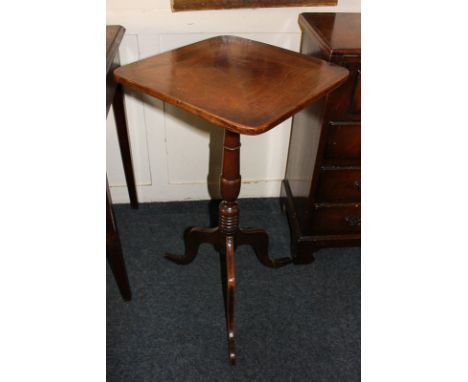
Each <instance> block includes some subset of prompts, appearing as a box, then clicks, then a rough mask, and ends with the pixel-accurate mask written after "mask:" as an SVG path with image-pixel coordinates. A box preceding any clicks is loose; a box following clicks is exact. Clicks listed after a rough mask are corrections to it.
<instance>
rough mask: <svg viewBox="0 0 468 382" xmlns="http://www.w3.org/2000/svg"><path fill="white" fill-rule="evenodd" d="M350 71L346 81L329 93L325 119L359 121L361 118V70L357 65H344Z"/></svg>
mask: <svg viewBox="0 0 468 382" xmlns="http://www.w3.org/2000/svg"><path fill="white" fill-rule="evenodd" d="M344 66H346V67H347V68H348V69H349V70H350V72H351V73H350V76H349V78H348V80H347V81H346V82H345V83H344V84H343V85H342V86H340V87H339V88H337V89H336V90H335V91H333V92H331V93H330V96H329V98H328V102H327V104H328V106H327V118H328V119H332V120H333V119H334V120H340V119H341V120H354V121H355V120H360V118H361V68H360V65H359V64H355V65H349V64H348V65H346V64H344Z"/></svg>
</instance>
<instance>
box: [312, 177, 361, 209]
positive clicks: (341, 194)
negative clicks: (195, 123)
mask: <svg viewBox="0 0 468 382" xmlns="http://www.w3.org/2000/svg"><path fill="white" fill-rule="evenodd" d="M316 195H317V199H316V200H317V202H321V203H350V202H351V203H352V202H360V201H361V170H348V169H346V170H343V169H332V170H322V171H321V173H320V177H319V185H318V189H317V194H316Z"/></svg>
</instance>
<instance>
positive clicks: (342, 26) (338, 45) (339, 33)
mask: <svg viewBox="0 0 468 382" xmlns="http://www.w3.org/2000/svg"><path fill="white" fill-rule="evenodd" d="M360 20H361V14H360V13H336V14H335V13H303V14H301V15H300V17H299V24H300V26H301V28H302V30H303V36H302V45H301V52H302V53H303V54H305V55H307V56H308V57H317V58H321V59H324V60H327V61H329V62H331V63H335V64H338V65H342V66H344V67H346V68H348V69H349V71H350V76H349V78H348V80H347V81H346V83H345V84H344V85H343V86H341V87H340V88H338V89H337V90H336V91H334V92H332V93H330V94H329V95H328V96H327V97H325V98H324V99H323V100H322V101H321V102H318V103H316V104H314V105H312V106H311V107H309V108H307V109H304V110H302V111H301V112H300V113H298V114H296V115H295V116H294V121H293V125H292V130H291V140H290V144H289V153H288V164H287V169H286V177H285V179H284V181H283V188H282V202H283V208H284V209H285V210H286V212H287V216H288V219H289V223H290V226H291V232H292V238H291V242H292V253H293V258H294V262H295V263H296V264H305V263H310V262H312V261H313V260H314V257H313V253H314V252H315V251H317V250H319V249H320V248H324V247H342V246H357V245H360V242H361V234H360V232H361V231H360V230H361V209H360V208H361V207H360V206H361V205H360V200H361V180H360V179H361V178H360V174H361V169H360V163H361V22H360ZM306 86H307V84H304V87H306Z"/></svg>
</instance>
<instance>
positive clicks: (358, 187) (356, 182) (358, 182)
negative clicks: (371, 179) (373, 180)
mask: <svg viewBox="0 0 468 382" xmlns="http://www.w3.org/2000/svg"><path fill="white" fill-rule="evenodd" d="M354 187H356V189H357V190H358V191H359V192H361V181H360V180H355V181H354Z"/></svg>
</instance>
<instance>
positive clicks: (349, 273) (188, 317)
mask: <svg viewBox="0 0 468 382" xmlns="http://www.w3.org/2000/svg"><path fill="white" fill-rule="evenodd" d="M240 207H241V226H243V227H258V228H265V229H267V231H268V232H269V234H270V255H271V257H283V256H285V255H286V256H289V253H290V252H289V240H290V239H289V228H288V224H287V220H286V217H285V216H284V215H282V214H281V211H280V208H279V202H278V199H241V200H240ZM115 212H116V218H117V221H118V226H119V229H120V236H121V239H122V242H123V249H124V255H125V258H126V263H127V269H128V272H129V278H130V284H131V288H132V293H133V299H132V301H131V302H129V303H125V302H123V300H122V299H121V297H120V295H119V293H118V289H117V286H116V284H115V281H114V279H113V277H112V274H111V272H110V270H109V267H108V268H107V380H108V381H112V382H118V381H119V382H120V381H122V382H140V381H142V382H143V381H145V382H153V381H155V382H156V381H158V382H159V381H326V382H331V381H337V382H341V381H343V382H352V381H359V380H360V310H361V307H360V284H361V281H360V280H361V278H360V266H361V261H360V250H359V248H347V249H325V250H322V251H319V252H318V253H317V255H316V261H315V262H314V263H313V264H311V265H302V266H295V265H292V264H291V265H288V266H286V267H283V268H280V269H269V268H266V267H264V266H262V265H261V264H260V262H259V261H258V260H257V258H256V257H255V255H254V252H253V250H252V249H251V248H249V247H239V249H238V250H237V252H236V262H235V265H236V271H237V273H236V283H237V290H236V310H235V317H236V336H237V365H236V366H234V367H232V366H230V365H229V363H228V358H227V339H226V324H225V315H224V304H223V292H222V284H221V273H220V272H221V269H220V257H219V255H218V254H217V252H215V250H214V249H213V248H212V247H210V246H209V245H203V246H201V248H200V254H199V255H198V257H197V258H196V259H195V260H194V262H193V263H192V264H190V265H186V266H181V265H176V264H173V263H170V262H169V261H167V260H165V259H164V258H163V254H164V253H165V252H168V251H170V252H173V253H177V254H182V253H183V249H184V244H183V240H182V235H183V232H184V230H185V229H186V228H187V227H188V226H194V225H199V226H210V225H211V224H215V223H216V221H215V220H216V218H215V217H214V214H213V213H215V212H216V203H214V202H211V203H210V202H208V201H202V202H177V203H150V204H142V205H141V206H140V208H139V209H138V210H132V209H131V208H130V207H129V206H128V205H117V206H115Z"/></svg>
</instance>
